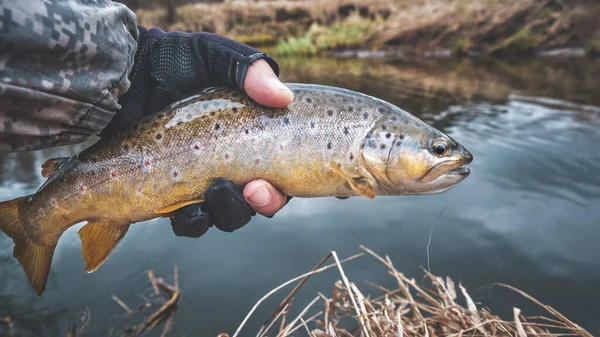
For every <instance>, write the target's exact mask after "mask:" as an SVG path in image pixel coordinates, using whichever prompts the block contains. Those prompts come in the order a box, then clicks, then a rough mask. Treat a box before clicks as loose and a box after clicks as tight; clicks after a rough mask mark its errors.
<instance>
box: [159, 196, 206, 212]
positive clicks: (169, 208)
mask: <svg viewBox="0 0 600 337" xmlns="http://www.w3.org/2000/svg"><path fill="white" fill-rule="evenodd" d="M203 202H204V199H194V200H189V201H184V202H180V203H177V204H175V205H171V206H167V207H163V208H159V209H157V210H155V211H154V212H155V213H160V214H167V213H172V212H175V211H176V210H178V209H180V208H183V207H185V206H187V205H191V204H200V203H203Z"/></svg>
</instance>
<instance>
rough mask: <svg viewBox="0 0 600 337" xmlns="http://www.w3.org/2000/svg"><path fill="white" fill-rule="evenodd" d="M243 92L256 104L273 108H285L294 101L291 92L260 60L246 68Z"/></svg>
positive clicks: (263, 61)
mask: <svg viewBox="0 0 600 337" xmlns="http://www.w3.org/2000/svg"><path fill="white" fill-rule="evenodd" d="M244 90H245V91H246V93H247V94H248V96H250V98H252V99H253V100H255V101H256V102H257V103H259V104H262V105H265V106H269V107H273V108H283V107H286V106H288V105H289V104H290V103H292V101H293V100H294V94H293V93H292V91H291V90H290V89H289V88H288V87H287V86H285V85H284V84H283V83H281V81H280V80H279V78H277V75H275V73H274V72H273V69H271V67H270V66H269V64H268V63H267V61H265V60H262V59H261V60H257V61H256V62H254V63H253V64H252V65H251V66H250V68H248V72H247V73H246V79H245V80H244Z"/></svg>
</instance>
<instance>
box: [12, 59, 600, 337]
mask: <svg viewBox="0 0 600 337" xmlns="http://www.w3.org/2000/svg"><path fill="white" fill-rule="evenodd" d="M280 62H281V68H282V74H281V77H282V79H283V80H285V81H300V82H310V83H322V84H329V85H336V86H341V87H345V88H349V89H353V90H358V91H362V92H364V93H367V94H370V95H374V96H377V97H380V98H383V99H385V100H388V101H390V102H392V103H394V104H396V105H398V106H400V107H402V108H404V109H405V110H408V111H410V112H412V113H414V114H415V115H417V116H419V117H420V118H422V119H424V120H425V121H427V122H430V123H432V124H433V125H434V126H435V127H437V128H439V129H441V130H443V131H444V132H447V133H448V134H449V135H451V136H452V137H454V138H455V139H456V140H457V141H459V142H461V143H462V144H463V145H464V146H466V148H467V149H469V150H470V151H471V152H472V153H473V155H474V161H473V163H472V165H471V175H470V176H469V177H468V178H467V179H466V180H465V181H464V182H462V183H461V184H460V185H458V186H456V187H455V188H453V189H452V190H450V191H448V192H446V193H442V194H438V195H430V196H408V197H384V198H376V199H374V200H367V199H365V198H351V199H348V200H338V199H334V198H331V199H293V200H292V201H291V202H290V203H289V204H288V205H287V206H286V207H285V208H284V209H283V210H282V211H281V212H280V213H278V214H277V215H276V216H275V217H274V218H272V219H266V218H261V217H255V219H253V220H252V222H251V223H250V224H248V225H247V226H245V227H244V228H242V229H240V230H239V231H236V232H234V233H223V232H219V231H217V230H214V229H212V230H210V231H209V232H208V233H207V234H206V235H205V236H203V237H201V238H199V239H190V238H179V237H176V236H174V235H173V234H172V232H171V228H170V226H169V224H168V222H167V221H165V220H157V221H149V222H145V223H139V224H136V225H134V226H132V228H131V229H130V231H129V233H128V234H127V236H126V237H125V239H124V240H123V241H122V242H121V244H120V245H119V246H118V248H117V249H116V250H115V252H114V253H113V254H112V255H111V257H110V258H109V260H108V261H107V262H106V264H105V265H104V266H103V267H102V268H101V269H100V270H98V271H97V272H95V273H92V274H87V273H86V272H85V269H84V265H83V261H82V258H81V250H80V249H81V248H80V243H79V240H78V238H77V234H76V233H77V230H78V229H79V228H80V227H81V225H77V226H75V227H72V228H71V229H70V230H68V231H67V232H66V233H65V234H64V235H63V237H62V238H61V240H60V242H59V245H58V248H57V250H56V253H55V256H54V260H53V264H52V269H51V273H50V277H49V280H48V285H47V288H46V292H45V293H44V295H43V296H42V297H37V296H36V295H35V294H34V292H33V291H32V290H31V288H30V287H29V284H28V283H27V280H26V278H25V275H24V273H23V272H22V270H21V268H20V266H19V265H18V263H17V262H16V260H15V259H14V258H13V257H12V248H13V245H12V241H11V240H10V239H9V238H8V237H6V236H5V235H3V234H0V317H4V316H9V317H10V318H11V320H12V323H13V326H14V327H13V334H14V336H64V334H65V332H66V329H67V327H68V325H69V323H70V322H75V323H77V324H78V326H79V327H80V326H81V325H82V322H84V321H87V322H88V323H87V325H86V326H85V329H84V333H85V334H84V335H88V336H108V335H111V334H112V335H113V336H116V335H119V334H118V332H120V331H121V330H122V329H123V327H124V326H128V325H133V324H136V323H139V322H140V321H141V319H142V318H143V317H144V315H149V312H144V313H143V314H142V315H137V316H134V317H125V316H126V312H125V311H124V310H123V309H122V308H121V307H120V306H119V305H118V304H117V303H116V302H115V301H114V300H113V299H112V298H111V295H115V296H117V297H118V298H119V299H121V300H122V301H124V302H125V303H127V304H129V305H130V306H131V307H135V306H136V305H138V304H140V303H142V302H143V301H144V300H143V297H144V296H148V294H149V293H151V286H150V283H149V282H148V278H147V271H148V270H152V271H153V272H154V274H155V275H157V276H160V277H163V278H164V279H165V280H167V281H169V282H172V281H173V269H174V265H177V266H178V271H179V284H180V287H181V289H182V298H181V301H180V306H179V309H178V311H177V312H176V314H175V316H174V321H173V325H172V330H171V334H170V336H191V335H195V336H197V335H202V336H217V335H218V334H219V333H221V332H226V333H229V334H230V335H231V334H232V333H233V332H234V331H235V329H236V328H237V327H238V325H239V324H240V323H241V321H242V319H243V318H244V316H245V315H246V313H247V312H248V311H249V310H250V309H251V308H252V307H253V305H254V304H255V303H256V301H257V300H258V299H259V298H260V297H261V296H263V295H264V294H265V293H267V292H268V291H270V290H271V289H273V288H274V287H276V286H278V285H279V284H281V283H282V282H284V281H286V280H288V279H290V278H292V277H295V276H297V275H300V274H302V273H304V272H306V271H309V270H310V269H311V268H312V267H313V266H314V265H315V264H316V263H317V262H319V261H320V260H321V258H322V257H324V256H325V255H326V254H327V253H328V252H329V251H331V250H335V251H336V252H337V254H338V255H339V256H340V258H343V257H347V256H350V255H352V254H355V253H358V252H360V248H359V245H361V244H362V245H365V246H367V247H369V248H371V249H373V250H374V251H375V252H377V253H379V254H387V255H389V256H390V258H391V259H392V261H393V262H394V264H395V266H396V268H397V269H398V270H400V271H402V272H403V273H405V274H407V275H409V276H412V277H415V278H416V279H417V280H420V279H421V278H422V276H423V272H422V270H421V267H425V268H430V269H431V271H432V272H433V273H434V274H436V275H440V276H446V275H447V276H450V277H451V278H452V279H454V280H455V281H457V282H458V281H460V282H462V284H464V285H465V286H466V287H467V289H468V290H469V292H470V293H471V295H472V296H473V297H474V299H475V300H476V301H477V302H478V303H479V304H482V305H485V306H488V307H490V308H491V309H492V311H493V312H494V313H496V314H499V315H501V316H503V317H505V318H510V317H511V315H512V307H513V306H517V307H519V308H522V309H523V310H524V314H526V315H533V314H536V313H538V312H539V311H537V309H536V307H535V306H532V305H530V304H529V302H527V301H525V300H523V299H522V298H520V297H519V296H517V295H514V293H512V292H510V291H508V290H505V289H501V288H493V289H492V290H491V291H490V289H489V286H490V284H492V283H494V282H503V283H508V284H510V285H513V286H515V287H517V288H520V289H522V290H524V291H525V292H527V293H529V294H530V295H532V296H534V297H536V298H537V299H539V300H540V301H542V302H544V303H545V304H548V305H551V306H553V307H554V308H555V309H557V310H558V311H560V312H561V313H563V314H564V315H566V316H567V317H569V318H570V319H572V320H573V321H574V322H576V323H578V324H580V325H581V326H583V327H584V328H586V329H588V330H589V331H590V332H591V333H592V334H600V308H599V307H598V303H600V288H599V287H598V285H599V284H600V245H599V244H598V240H599V239H600V174H598V172H600V95H599V94H598V93H599V92H600V91H599V90H600V80H599V79H600V62H593V61H590V60H585V59H579V60H536V61H528V62H521V63H514V62H492V61H488V62H484V61H479V62H472V61H460V60H442V61H439V60H438V61H433V60H432V61H426V62H425V61H424V62H419V63H414V62H407V61H393V62H392V61H388V62H384V61H380V60H377V61H374V60H333V59H309V60H306V59H289V60H281V61H280ZM86 145H87V144H80V145H78V146H73V147H65V148H59V149H52V150H45V151H38V152H33V153H23V154H1V155H0V170H1V175H0V196H1V199H2V200H6V199H10V198H14V197H18V196H21V195H24V194H28V193H32V192H34V191H35V190H36V189H37V188H38V187H39V186H40V185H41V183H42V182H43V180H42V178H41V176H40V175H39V167H40V165H41V164H42V162H43V161H44V160H45V159H47V158H49V157H54V156H61V155H71V154H74V153H77V152H78V151H81V150H82V149H83V148H84V147H85V146H86ZM444 208H445V210H444ZM442 210H444V211H443V213H442ZM440 213H442V214H441V215H440ZM438 216H439V218H438ZM436 218H438V219H437V220H436ZM430 233H431V234H432V236H431V242H430V245H429V260H428V254H427V246H428V241H429V236H430ZM345 270H346V273H347V274H348V277H349V278H350V279H352V280H354V281H355V282H357V283H358V284H359V285H360V286H361V287H362V288H364V289H365V292H369V291H370V290H373V288H370V287H369V286H368V285H367V284H366V283H365V281H367V280H368V281H371V282H374V283H377V284H380V285H383V286H387V287H390V288H392V287H394V280H393V279H392V278H390V276H389V275H387V274H386V271H385V269H383V268H382V266H381V265H380V264H379V263H377V262H375V261H374V260H373V259H372V258H370V257H361V258H359V259H357V260H354V261H351V262H348V263H347V264H346V265H345ZM338 278H339V274H338V273H337V272H336V271H335V270H330V271H328V272H325V273H323V274H320V275H317V276H315V277H314V278H312V279H311V280H310V281H309V282H308V283H307V284H306V285H305V287H304V288H303V289H302V290H301V291H300V293H299V294H298V296H297V298H296V301H295V303H294V307H295V308H296V310H298V309H300V308H302V307H304V305H305V304H306V303H308V301H309V300H311V299H312V298H313V297H314V296H315V295H316V294H317V292H322V293H323V294H325V295H330V294H331V291H332V287H333V282H334V281H335V280H337V279H338ZM289 290H290V289H287V291H289ZM287 291H284V292H281V293H279V296H278V297H276V298H273V299H271V300H269V301H267V302H265V303H264V304H263V305H262V306H260V307H259V308H258V310H257V311H256V312H255V314H254V315H253V316H252V317H251V319H250V321H249V322H248V324H247V325H246V327H245V329H244V330H242V336H254V335H255V334H256V329H257V328H258V327H259V326H260V324H261V323H262V322H263V320H264V319H266V318H267V317H268V316H269V315H270V313H271V312H272V311H273V310H274V309H275V307H276V305H277V304H278V303H279V301H281V300H282V298H283V297H284V296H285V295H286V294H287ZM161 332H162V326H161V327H160V328H157V329H155V330H154V331H152V332H151V333H149V334H148V335H149V336H159V335H160V333H161ZM252 332H254V334H252ZM0 335H8V329H7V326H6V325H5V324H4V323H2V322H0ZM300 335H302V334H300Z"/></svg>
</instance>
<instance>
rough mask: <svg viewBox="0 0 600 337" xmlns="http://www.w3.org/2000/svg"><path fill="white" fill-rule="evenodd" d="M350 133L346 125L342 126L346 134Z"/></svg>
mask: <svg viewBox="0 0 600 337" xmlns="http://www.w3.org/2000/svg"><path fill="white" fill-rule="evenodd" d="M349 133H350V131H349V130H348V127H347V126H344V134H345V135H348V134H349Z"/></svg>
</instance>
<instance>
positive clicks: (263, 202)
mask: <svg viewBox="0 0 600 337" xmlns="http://www.w3.org/2000/svg"><path fill="white" fill-rule="evenodd" d="M243 195H244V199H246V201H247V202H248V204H250V206H251V207H252V209H254V210H255V211H256V213H258V214H260V215H262V216H266V217H270V216H273V215H274V214H275V213H277V212H279V211H280V210H281V209H282V208H283V206H285V203H286V201H287V197H286V196H285V195H284V194H282V193H281V192H279V191H278V190H277V189H276V188H275V187H274V186H273V185H271V184H269V183H268V182H267V181H264V180H262V179H258V180H254V181H251V182H249V183H248V184H246V186H245V187H244V190H243Z"/></svg>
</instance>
